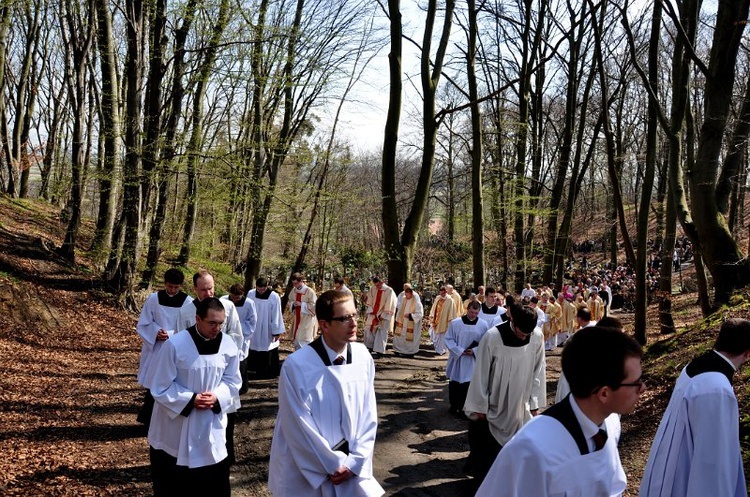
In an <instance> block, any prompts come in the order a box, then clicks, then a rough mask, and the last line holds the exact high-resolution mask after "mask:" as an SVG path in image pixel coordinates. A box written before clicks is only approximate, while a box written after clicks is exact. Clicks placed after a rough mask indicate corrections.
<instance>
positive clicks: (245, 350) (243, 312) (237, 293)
mask: <svg viewBox="0 0 750 497" xmlns="http://www.w3.org/2000/svg"><path fill="white" fill-rule="evenodd" d="M221 300H230V301H231V302H232V303H233V304H234V307H235V309H236V310H237V318H238V319H239V320H240V327H241V328H242V349H241V350H240V375H241V376H242V388H240V395H241V394H243V393H245V392H247V357H248V354H249V353H250V341H251V340H252V337H253V334H254V333H255V323H256V321H257V319H258V317H257V311H256V309H255V302H253V301H252V300H251V299H250V298H248V297H247V294H246V293H245V287H243V286H242V284H241V283H235V284H234V285H232V286H231V287H230V288H229V294H228V295H224V296H223V297H221Z"/></svg>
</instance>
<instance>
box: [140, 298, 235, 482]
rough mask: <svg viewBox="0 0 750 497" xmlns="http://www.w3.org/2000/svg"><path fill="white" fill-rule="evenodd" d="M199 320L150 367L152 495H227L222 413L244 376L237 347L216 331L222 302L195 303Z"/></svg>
mask: <svg viewBox="0 0 750 497" xmlns="http://www.w3.org/2000/svg"><path fill="white" fill-rule="evenodd" d="M196 313H197V316H196V323H195V325H194V326H190V327H189V328H188V329H187V330H184V331H181V332H179V333H177V334H175V335H174V336H173V337H172V338H170V339H169V340H167V341H166V342H165V343H164V346H163V347H162V349H161V351H160V352H159V360H158V362H157V363H156V364H155V367H154V368H153V369H154V372H153V377H152V383H151V393H152V395H153V396H154V399H155V400H156V403H155V406H154V413H153V417H152V419H151V425H150V427H149V432H148V443H149V446H150V457H151V470H152V476H153V488H154V495H155V496H157V497H160V496H173V495H212V496H214V495H215V496H229V495H230V494H231V489H230V485H229V461H228V452H227V443H226V430H225V429H226V425H227V410H228V409H229V408H230V407H231V406H232V405H233V399H234V398H235V397H236V396H237V395H238V392H239V389H240V385H241V382H242V378H241V377H240V369H239V354H238V350H237V346H236V345H235V344H234V342H233V341H232V340H231V337H229V336H228V335H225V334H223V333H222V332H221V328H222V326H223V324H224V321H225V320H226V312H225V310H224V306H223V305H222V303H221V302H220V301H219V299H217V298H214V297H208V298H205V299H203V300H202V301H201V302H200V303H199V304H198V306H197V308H196Z"/></svg>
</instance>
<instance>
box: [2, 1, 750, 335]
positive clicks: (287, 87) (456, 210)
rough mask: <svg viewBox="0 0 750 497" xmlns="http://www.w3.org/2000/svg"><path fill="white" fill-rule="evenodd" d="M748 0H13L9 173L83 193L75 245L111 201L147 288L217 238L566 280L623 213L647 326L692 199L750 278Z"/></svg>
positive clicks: (72, 210)
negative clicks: (746, 239) (569, 264)
mask: <svg viewBox="0 0 750 497" xmlns="http://www.w3.org/2000/svg"><path fill="white" fill-rule="evenodd" d="M749 5H750V0H738V1H735V2H717V3H716V5H712V6H711V7H712V8H714V9H715V11H711V12H707V11H705V9H702V2H700V1H699V0H683V1H682V2H679V3H677V4H673V3H672V2H662V1H660V0H657V1H656V2H654V3H653V5H647V6H644V5H640V4H638V5H636V6H631V5H629V2H628V0H604V1H596V2H595V1H592V0H555V1H550V0H513V1H511V2H508V1H500V0H466V1H461V0H442V1H437V0H427V1H426V2H416V1H412V0H409V1H408V2H402V1H401V0H379V1H378V2H370V1H367V0H179V1H175V0H110V1H104V0H24V1H20V2H19V1H10V0H0V90H2V96H3V98H0V142H1V144H0V145H1V147H0V150H1V151H2V156H1V157H0V161H1V162H2V167H0V183H1V186H2V189H3V191H4V192H5V193H6V194H7V195H11V196H16V197H27V196H36V197H40V198H42V199H45V200H47V201H49V202H51V203H53V204H55V205H57V206H59V207H60V209H61V215H62V217H63V218H64V220H65V221H66V235H65V239H64V242H63V243H62V245H61V247H60V249H59V250H60V254H62V255H63V256H64V257H67V258H68V259H70V260H75V257H76V250H78V249H79V247H80V236H79V235H80V229H81V228H80V226H81V220H82V218H83V217H91V218H93V219H95V222H96V229H95V234H94V237H93V240H92V243H91V247H87V248H89V249H91V250H92V251H93V252H94V253H95V254H97V257H98V260H99V261H100V264H101V268H102V273H103V279H104V280H105V281H106V282H107V284H108V285H109V286H110V287H111V288H112V289H113V290H114V291H116V292H118V293H119V294H120V295H122V296H123V299H124V301H125V302H128V300H129V299H131V295H132V294H131V292H132V290H133V289H134V288H136V287H137V286H139V285H140V286H142V287H147V286H149V285H150V284H151V282H152V280H153V279H154V276H155V273H156V269H157V265H158V264H159V263H160V262H161V263H163V261H165V260H168V262H170V263H172V264H177V265H183V266H187V265H189V264H190V263H191V261H193V260H194V259H195V258H196V257H200V258H201V259H205V258H209V259H213V260H217V261H224V262H228V263H230V264H232V265H233V266H234V267H235V268H237V271H239V272H240V273H241V274H242V277H243V278H244V281H245V284H246V286H247V287H250V286H252V284H253V282H254V280H255V278H256V277H258V276H259V275H271V276H272V277H277V276H281V279H283V274H285V273H286V274H288V273H290V272H291V271H297V270H303V271H308V272H315V273H317V274H326V273H331V272H339V273H345V274H359V275H360V276H366V275H367V274H366V273H367V272H379V271H387V274H388V277H389V281H390V283H391V284H392V285H393V286H395V287H399V286H400V285H401V283H403V282H405V281H408V280H413V279H414V278H415V275H416V274H420V275H424V274H428V273H436V272H437V273H452V272H456V271H458V270H464V269H465V270H466V272H467V273H469V274H471V277H470V281H471V283H472V284H473V285H474V286H478V285H480V284H484V283H486V282H490V283H496V282H498V281H502V282H504V283H506V284H507V285H508V286H510V288H511V289H512V290H520V287H521V286H522V285H523V284H524V283H525V282H526V281H527V280H528V279H529V278H530V276H531V273H532V272H537V273H539V274H541V275H542V278H543V280H544V281H545V282H550V281H551V282H555V283H556V284H557V285H558V287H559V286H560V285H561V284H562V282H563V278H564V267H565V263H566V260H567V258H568V256H569V253H570V248H571V242H572V239H574V238H576V237H581V236H587V235H588V231H587V226H588V225H589V224H590V222H591V221H592V220H593V219H594V217H595V214H599V213H602V214H603V217H604V218H605V219H606V220H607V226H608V233H607V236H606V240H607V242H606V246H607V249H606V253H607V258H608V259H609V261H610V262H611V263H612V264H613V265H617V264H622V263H628V264H630V265H631V266H632V267H634V268H635V270H636V275H637V278H636V294H637V298H636V333H637V335H638V337H639V339H641V341H644V340H645V324H646V322H645V319H646V291H647V290H646V283H645V282H646V264H647V255H648V247H649V245H648V244H649V242H653V243H654V244H655V245H658V246H662V247H663V251H664V252H665V253H666V254H671V252H672V250H673V248H674V243H675V233H676V230H675V227H676V225H677V223H678V222H679V223H680V225H681V226H682V229H683V231H684V232H685V233H686V234H687V236H689V237H690V240H691V241H692V244H693V247H694V252H695V260H696V268H697V269H698V275H699V277H698V283H699V287H700V290H701V291H700V295H701V305H702V306H703V308H704V310H705V311H706V312H708V311H709V310H710V308H711V307H712V305H714V304H716V303H722V302H726V301H727V299H728V297H729V295H730V293H731V291H732V290H733V289H734V288H737V287H739V286H742V285H744V284H746V283H747V282H748V280H750V267H749V266H748V263H747V259H746V257H745V251H744V248H743V247H741V245H740V243H741V242H740V240H741V236H744V235H745V232H744V229H743V228H744V227H745V220H744V217H745V215H744V214H745V211H744V204H745V197H744V192H745V187H746V180H747V166H748V158H747V146H746V144H747V138H748V133H750V125H749V124H748V122H750V84H748V82H749V78H750V71H748V70H747V68H748V67H750V64H748V62H750V58H748V53H747V50H746V47H745V46H743V44H742V42H743V41H746V35H745V27H746V24H747V17H748V8H749ZM639 9H643V10H639ZM386 56H387V60H388V63H387V71H388V74H387V75H386V74H385V71H384V70H379V71H377V72H375V71H370V72H368V67H371V66H372V61H373V60H375V58H376V57H381V58H383V59H385V57H386ZM365 90H367V91H365ZM375 92H381V93H387V94H388V96H389V106H388V109H380V112H382V113H383V114H384V115H386V116H387V121H386V125H385V129H384V130H383V135H382V136H383V148H382V150H378V151H377V152H373V151H366V150H364V151H363V150H361V149H360V148H359V147H358V143H356V141H354V142H352V141H351V138H349V139H347V138H342V137H341V136H339V135H340V134H341V130H342V129H346V124H347V122H346V117H345V116H346V115H347V113H348V114H352V113H355V112H373V109H371V108H370V107H369V103H368V102H367V101H366V100H367V98H368V97H367V95H372V94H373V93H375ZM405 92H406V93H405ZM358 95H359V96H360V97H358ZM361 95H365V97H364V98H362V97H361ZM623 254H624V255H623ZM670 271H671V265H670V264H663V265H662V274H661V281H662V283H661V284H662V288H661V290H662V291H661V292H660V294H661V295H662V296H663V298H662V302H661V305H662V309H663V311H664V312H662V313H661V315H662V316H663V323H662V324H663V326H664V329H665V330H668V329H671V325H670V322H669V319H670V318H669V297H668V296H669V295H671V272H670ZM493 280H497V281H493ZM711 292H713V293H711ZM710 297H712V298H713V300H711V298H710Z"/></svg>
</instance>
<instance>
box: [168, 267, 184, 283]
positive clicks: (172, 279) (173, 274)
mask: <svg viewBox="0 0 750 497" xmlns="http://www.w3.org/2000/svg"><path fill="white" fill-rule="evenodd" d="M164 282H165V283H170V284H172V285H182V284H183V283H184V282H185V273H183V272H182V271H180V270H179V269H177V268H176V267H172V268H169V269H167V271H166V272H165V273H164Z"/></svg>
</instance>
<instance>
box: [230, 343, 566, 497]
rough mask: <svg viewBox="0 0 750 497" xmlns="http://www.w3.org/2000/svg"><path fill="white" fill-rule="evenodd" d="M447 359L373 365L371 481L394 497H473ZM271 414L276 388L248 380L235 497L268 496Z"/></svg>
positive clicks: (555, 357) (555, 360)
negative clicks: (451, 405)
mask: <svg viewBox="0 0 750 497" xmlns="http://www.w3.org/2000/svg"><path fill="white" fill-rule="evenodd" d="M559 357H560V353H559V351H554V352H551V353H548V364H547V369H548V376H547V381H548V396H550V397H551V398H554V387H555V385H556V382H557V378H558V376H559V364H560V362H559ZM445 363H446V357H445V356H444V357H438V356H436V355H435V354H434V353H433V352H432V351H431V350H424V349H423V350H422V351H420V353H419V354H417V355H416V356H415V357H414V358H402V357H396V356H394V355H391V352H390V351H389V352H388V354H387V355H385V356H383V357H381V358H380V359H377V360H376V366H375V369H376V380H375V390H376V396H377V402H378V417H379V419H380V424H379V426H378V437H377V441H376V443H375V459H374V472H375V477H376V478H377V480H378V481H379V482H380V484H381V485H382V486H383V488H385V490H386V495H391V496H414V497H423V496H424V497H426V496H446V497H447V496H454V497H460V496H470V495H473V490H472V488H473V486H472V484H471V480H470V479H469V478H467V477H466V476H464V474H463V472H462V468H463V459H464V458H465V457H466V456H467V455H468V440H467V435H466V430H467V427H468V421H466V420H464V419H459V418H456V417H455V416H452V415H451V414H450V413H449V412H448V400H447V399H448V383H447V379H446V377H445ZM275 414H276V382H275V381H272V380H264V381H253V387H252V388H251V390H250V391H249V392H248V393H247V394H246V395H245V396H243V410H242V411H240V416H239V420H241V421H240V424H239V426H238V428H237V433H236V440H237V445H238V456H239V457H238V459H239V464H238V465H237V466H236V467H235V469H234V471H233V488H234V492H233V495H236V496H240V497H245V496H266V495H270V494H268V492H267V490H266V488H265V479H266V478H267V474H268V473H267V471H268V451H269V449H270V444H271V434H272V431H273V422H274V416H275Z"/></svg>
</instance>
